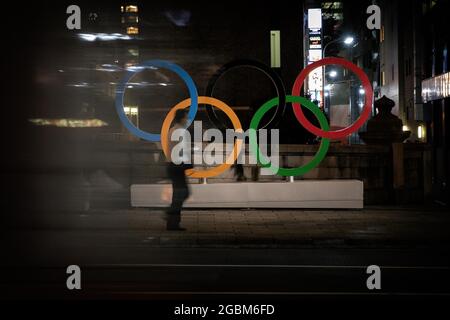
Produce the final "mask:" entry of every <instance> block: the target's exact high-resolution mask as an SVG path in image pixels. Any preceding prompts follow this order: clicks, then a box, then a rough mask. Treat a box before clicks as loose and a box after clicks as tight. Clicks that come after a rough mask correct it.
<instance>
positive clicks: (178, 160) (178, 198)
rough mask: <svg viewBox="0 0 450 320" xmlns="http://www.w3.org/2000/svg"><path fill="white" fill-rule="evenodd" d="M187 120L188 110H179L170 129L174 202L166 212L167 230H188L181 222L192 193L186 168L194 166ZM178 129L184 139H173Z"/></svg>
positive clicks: (168, 168) (171, 176)
mask: <svg viewBox="0 0 450 320" xmlns="http://www.w3.org/2000/svg"><path fill="white" fill-rule="evenodd" d="M187 121H188V114H187V112H186V110H185V109H180V110H177V111H176V113H175V117H174V120H173V123H174V125H173V127H172V128H171V129H170V130H169V149H170V150H169V152H170V155H171V161H170V163H169V164H168V166H167V173H168V176H169V178H170V180H171V181H172V204H171V206H170V207H169V209H168V210H167V213H166V221H167V230H177V231H184V230H186V229H185V228H182V227H181V226H180V222H181V209H182V207H183V203H184V201H185V200H186V199H187V198H188V197H189V194H190V192H189V186H188V184H187V179H186V174H185V170H187V169H191V168H192V164H191V161H190V160H191V157H190V151H191V144H190V135H189V132H188V131H187V130H186V129H185V127H186V123H187ZM178 129H180V130H182V134H181V137H182V139H183V140H182V141H181V142H178V141H173V140H175V139H173V138H172V136H173V133H174V132H175V130H178ZM178 133H179V132H178ZM177 135H178V134H177ZM179 143H181V144H182V148H180V151H179V152H172V150H173V148H174V147H175V146H176V145H178V144H179ZM177 149H178V148H177Z"/></svg>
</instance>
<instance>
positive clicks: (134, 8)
mask: <svg viewBox="0 0 450 320" xmlns="http://www.w3.org/2000/svg"><path fill="white" fill-rule="evenodd" d="M125 12H138V7H137V6H126V7H125Z"/></svg>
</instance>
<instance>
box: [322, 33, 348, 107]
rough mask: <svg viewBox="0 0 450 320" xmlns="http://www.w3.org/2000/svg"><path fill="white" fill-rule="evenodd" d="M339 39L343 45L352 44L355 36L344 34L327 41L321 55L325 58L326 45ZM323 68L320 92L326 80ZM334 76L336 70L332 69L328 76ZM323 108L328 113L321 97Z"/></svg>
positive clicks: (323, 90) (323, 89) (323, 88)
mask: <svg viewBox="0 0 450 320" xmlns="http://www.w3.org/2000/svg"><path fill="white" fill-rule="evenodd" d="M341 41H342V42H343V43H344V44H345V45H347V46H349V45H351V44H353V42H355V38H354V37H352V36H350V35H346V36H341V37H339V38H337V39H334V40H332V41H330V42H328V43H327V44H326V45H325V46H324V47H323V50H322V57H323V58H325V56H326V55H325V54H326V50H327V48H328V46H329V45H330V44H332V43H336V42H341ZM325 68H326V66H323V69H322V92H324V93H325V82H326V78H325ZM336 76H337V72H336V71H334V70H333V71H331V72H330V77H331V78H335V77H336ZM323 109H324V111H325V113H328V110H327V108H326V103H325V99H323Z"/></svg>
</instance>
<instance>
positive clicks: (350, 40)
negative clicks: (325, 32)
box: [344, 37, 355, 44]
mask: <svg viewBox="0 0 450 320" xmlns="http://www.w3.org/2000/svg"><path fill="white" fill-rule="evenodd" d="M353 41H355V38H353V37H346V38H345V39H344V43H345V44H352V43H353Z"/></svg>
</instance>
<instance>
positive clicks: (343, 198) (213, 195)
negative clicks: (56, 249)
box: [131, 180, 364, 209]
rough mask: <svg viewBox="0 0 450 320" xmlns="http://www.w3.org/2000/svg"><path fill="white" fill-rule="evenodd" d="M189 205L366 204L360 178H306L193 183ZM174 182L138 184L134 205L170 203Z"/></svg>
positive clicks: (133, 193) (133, 191) (134, 188)
mask: <svg viewBox="0 0 450 320" xmlns="http://www.w3.org/2000/svg"><path fill="white" fill-rule="evenodd" d="M189 186H190V188H191V196H190V197H189V198H188V200H187V201H186V202H185V204H184V207H188V208H344V209H345V208H348V209H361V208H363V205H364V188H363V182H362V181H359V180H305V181H303V180H302V181H295V182H240V183H210V184H191V185H189ZM171 198H172V186H171V185H170V184H134V185H132V186H131V206H132V207H167V206H169V205H170V201H171Z"/></svg>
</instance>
